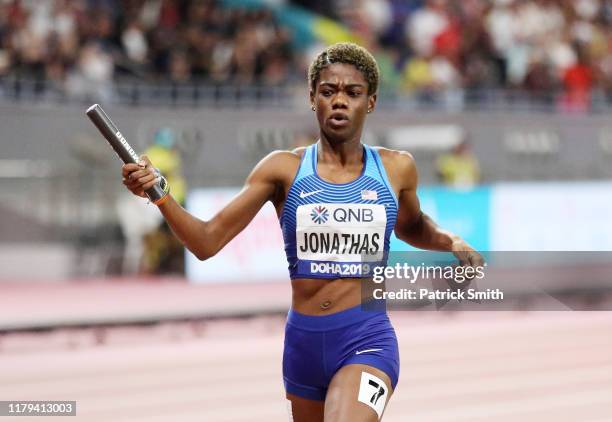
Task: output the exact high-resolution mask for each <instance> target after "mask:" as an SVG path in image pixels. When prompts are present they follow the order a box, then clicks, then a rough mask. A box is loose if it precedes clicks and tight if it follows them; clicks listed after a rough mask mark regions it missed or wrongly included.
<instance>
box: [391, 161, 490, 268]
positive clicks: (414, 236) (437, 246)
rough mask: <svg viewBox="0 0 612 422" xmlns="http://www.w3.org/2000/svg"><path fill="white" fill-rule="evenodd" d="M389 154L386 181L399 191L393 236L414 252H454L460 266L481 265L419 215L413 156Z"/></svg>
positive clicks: (466, 248)
mask: <svg viewBox="0 0 612 422" xmlns="http://www.w3.org/2000/svg"><path fill="white" fill-rule="evenodd" d="M390 153H391V154H392V155H391V165H390V166H389V170H390V171H389V177H390V178H391V179H392V180H394V181H395V184H396V185H397V186H398V187H399V189H398V190H399V197H398V202H399V204H398V205H399V210H398V214H397V223H396V225H395V234H396V236H397V237H398V238H399V239H401V240H403V241H404V242H406V243H409V244H410V245H412V246H414V247H416V248H420V249H427V250H433V251H446V252H453V253H454V254H455V256H456V257H457V258H459V259H460V260H461V262H462V263H465V264H470V265H482V264H483V262H484V261H483V260H482V257H481V256H480V254H479V253H478V252H476V251H475V250H474V249H473V248H472V247H471V246H470V245H468V244H467V243H466V242H465V241H464V240H463V239H461V238H460V237H459V236H457V235H455V234H453V233H451V232H449V231H447V230H444V229H442V228H441V227H440V226H438V225H437V224H436V223H435V221H433V220H432V219H431V218H430V217H429V216H428V215H426V214H425V213H423V212H422V211H421V205H420V203H419V198H418V197H417V193H416V192H417V185H418V173H417V170H416V165H415V163H414V159H413V158H412V155H410V154H409V153H407V152H397V151H393V152H391V151H390Z"/></svg>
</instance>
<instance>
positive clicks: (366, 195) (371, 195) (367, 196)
mask: <svg viewBox="0 0 612 422" xmlns="http://www.w3.org/2000/svg"><path fill="white" fill-rule="evenodd" d="M361 199H363V200H364V201H376V200H378V192H376V191H375V190H362V191H361Z"/></svg>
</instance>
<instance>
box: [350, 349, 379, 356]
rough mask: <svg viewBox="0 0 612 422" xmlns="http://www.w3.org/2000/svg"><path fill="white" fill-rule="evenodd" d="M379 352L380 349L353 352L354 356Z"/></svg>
mask: <svg viewBox="0 0 612 422" xmlns="http://www.w3.org/2000/svg"><path fill="white" fill-rule="evenodd" d="M380 350H382V349H366V350H357V351H356V352H355V354H356V355H360V354H362V353H368V352H378V351H380Z"/></svg>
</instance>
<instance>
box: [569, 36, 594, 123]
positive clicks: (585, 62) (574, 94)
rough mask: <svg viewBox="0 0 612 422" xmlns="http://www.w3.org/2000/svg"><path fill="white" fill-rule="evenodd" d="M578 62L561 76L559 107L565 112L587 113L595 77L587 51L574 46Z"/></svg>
mask: <svg viewBox="0 0 612 422" xmlns="http://www.w3.org/2000/svg"><path fill="white" fill-rule="evenodd" d="M575 48H576V53H577V54H576V56H577V58H578V60H577V61H576V63H575V64H574V65H573V66H570V67H569V68H568V69H567V70H566V71H565V74H564V75H563V86H564V95H563V97H562V104H561V107H562V109H563V110H565V111H570V112H571V111H578V112H583V111H587V110H589V108H590V105H591V89H592V87H593V85H594V81H595V79H594V78H595V76H594V74H593V69H592V67H591V60H590V57H589V52H588V51H587V49H586V48H585V47H584V46H582V45H580V44H576V46H575Z"/></svg>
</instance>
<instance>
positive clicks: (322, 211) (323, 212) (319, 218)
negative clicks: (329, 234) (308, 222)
mask: <svg viewBox="0 0 612 422" xmlns="http://www.w3.org/2000/svg"><path fill="white" fill-rule="evenodd" d="M310 218H312V221H314V222H315V223H317V224H323V223H325V222H326V221H327V219H328V218H329V211H327V208H325V207H322V206H321V205H319V206H318V207H314V208H313V210H312V212H311V213H310Z"/></svg>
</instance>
